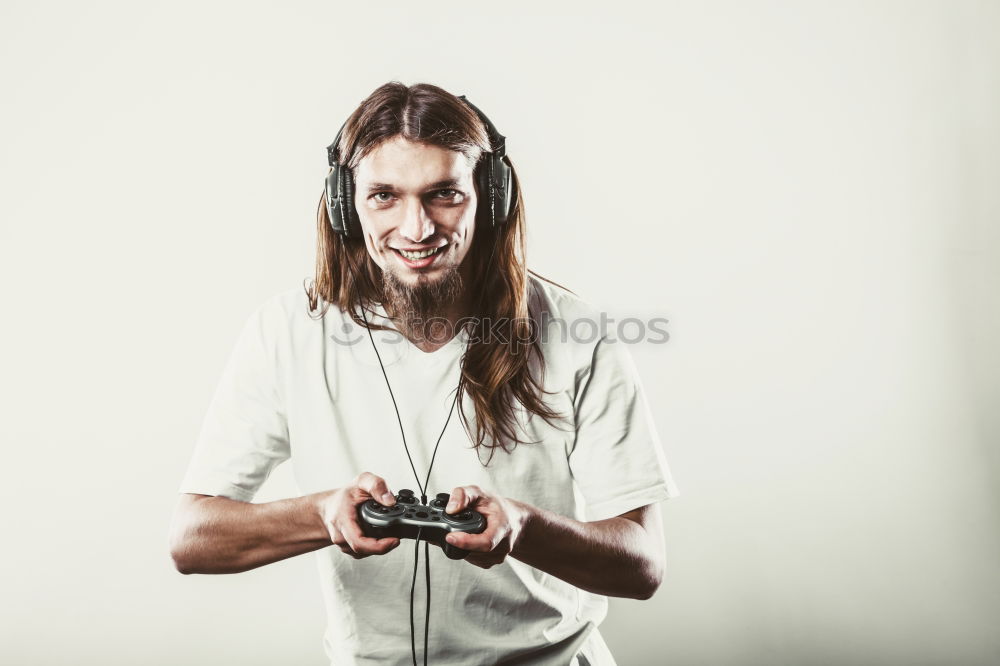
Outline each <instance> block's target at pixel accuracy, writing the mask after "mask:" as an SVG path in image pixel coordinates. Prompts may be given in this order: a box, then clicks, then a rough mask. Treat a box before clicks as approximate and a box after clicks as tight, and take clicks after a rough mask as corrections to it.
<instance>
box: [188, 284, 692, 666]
mask: <svg viewBox="0 0 1000 666" xmlns="http://www.w3.org/2000/svg"><path fill="white" fill-rule="evenodd" d="M530 289H531V292H530V295H531V301H530V304H531V310H532V312H533V313H536V316H541V315H540V313H541V312H542V311H543V310H544V311H546V312H547V314H546V315H545V317H546V318H547V319H546V320H547V321H548V322H549V324H548V327H547V328H546V330H545V333H546V335H543V336H542V338H543V342H542V349H543V355H544V358H545V372H544V386H545V389H546V390H547V391H550V392H552V393H551V394H550V395H547V396H545V398H546V400H547V403H548V404H549V405H550V406H552V407H554V408H555V409H556V410H557V411H559V412H560V413H561V414H563V415H564V418H563V420H562V422H561V423H558V422H557V423H556V425H555V426H553V425H549V424H548V423H546V422H545V420H544V419H541V418H539V417H533V418H531V419H530V420H528V422H527V433H528V435H529V436H530V437H531V439H532V440H534V441H537V442H539V443H537V444H520V445H518V446H517V447H516V448H515V449H514V450H513V452H512V453H510V454H507V453H504V452H503V451H502V450H499V449H498V450H497V451H496V452H495V454H494V455H493V459H492V461H491V462H490V464H489V466H488V467H487V466H484V465H483V464H482V463H483V462H485V461H486V459H487V452H486V451H483V452H482V453H481V454H479V455H477V453H476V451H475V449H474V448H472V445H471V442H470V440H469V437H468V435H467V434H466V432H465V430H464V428H463V427H462V425H461V422H460V420H459V418H458V413H457V412H458V406H456V408H455V413H453V415H452V418H451V421H450V422H449V424H448V427H447V429H446V431H445V434H444V436H443V438H442V440H441V444H440V446H439V448H438V452H437V457H436V458H435V461H434V467H433V471H432V473H431V475H430V482H429V483H428V485H427V488H426V490H427V494H428V496H429V497H433V496H434V495H435V494H436V493H439V492H450V491H451V490H452V489H453V488H454V487H456V486H461V485H478V486H480V487H481V488H483V489H484V490H485V491H486V492H492V493H496V494H499V495H501V496H504V497H509V498H512V499H516V500H520V501H523V502H527V503H528V504H532V505H534V506H537V507H542V508H545V509H549V510H551V511H554V512H556V513H559V514H561V515H564V516H568V517H571V518H575V519H577V520H601V519H604V518H609V517H612V516H617V515H620V514H622V513H625V512H627V511H630V510H632V509H635V508H638V507H640V506H644V505H646V504H651V503H655V502H659V501H662V500H664V499H667V498H670V497H674V496H676V495H677V494H678V491H677V488H676V486H675V484H674V482H673V480H672V478H671V476H670V472H669V470H668V467H667V463H666V460H665V458H664V455H663V453H662V450H661V447H660V442H659V439H658V437H657V434H656V431H655V429H654V426H653V423H652V419H651V417H650V412H649V408H648V405H647V403H646V398H645V394H644V392H643V389H642V386H641V383H640V381H639V378H638V375H637V373H636V370H635V367H634V365H633V363H632V360H631V356H630V355H629V354H628V352H627V350H626V348H625V344H624V343H623V342H620V341H619V342H610V341H609V340H608V339H606V338H599V337H598V336H597V335H596V334H595V333H594V331H595V329H596V328H597V327H596V322H598V321H599V313H598V311H597V310H596V309H594V308H593V307H592V306H590V305H589V304H587V303H586V302H585V301H583V300H582V299H580V298H578V297H577V296H574V295H573V294H571V293H569V292H567V291H566V290H564V289H561V288H559V287H556V286H554V285H552V284H550V283H547V282H544V281H541V280H538V279H536V278H534V277H533V276H531V277H530ZM307 309H308V302H307V299H306V296H305V293H304V290H303V288H302V287H298V288H295V289H290V290H288V291H285V292H283V293H280V294H278V295H276V296H274V297H271V298H270V299H268V300H267V301H266V302H265V303H263V304H262V305H261V306H260V307H259V308H258V309H257V310H256V311H255V312H254V313H253V314H252V315H251V316H250V317H249V319H248V320H247V322H246V324H245V326H244V328H243V330H242V333H241V334H240V336H239V339H238V341H237V343H236V346H235V348H234V350H233V352H232V354H231V356H230V358H229V361H228V363H227V365H226V368H225V370H224V372H223V375H222V378H221V380H220V382H219V385H218V388H217V390H216V392H215V394H214V396H213V398H212V401H211V403H210V406H209V409H208V413H207V416H206V417H205V421H204V424H203V426H202V429H201V431H200V434H199V437H198V441H197V445H196V448H195V453H194V456H193V458H192V460H191V463H190V466H189V468H188V471H187V474H186V476H185V478H184V481H183V483H182V484H181V487H180V492H183V493H198V494H204V495H221V496H224V497H229V498H232V499H236V500H242V501H247V502H249V501H251V500H252V499H253V498H254V495H255V494H256V492H257V491H258V489H259V488H260V486H261V484H263V483H264V481H265V479H267V477H268V475H269V474H270V472H271V471H272V470H273V469H274V467H275V466H276V465H278V464H279V463H281V462H282V461H284V460H286V459H288V458H291V461H292V465H293V472H294V476H295V480H296V483H297V485H298V489H299V491H300V492H301V493H302V494H310V493H314V492H319V491H323V490H328V489H331V488H339V487H342V486H345V485H349V484H350V483H351V482H352V481H353V479H354V478H355V477H356V476H357V475H358V474H359V473H361V472H366V471H367V472H371V473H373V474H376V475H378V476H381V477H383V478H384V479H386V481H387V482H388V484H389V488H390V490H392V491H393V492H398V491H399V490H400V489H401V488H410V489H412V490H414V491H415V492H417V493H418V494H419V491H418V489H417V484H416V482H415V480H414V476H413V472H412V470H411V468H410V463H409V461H408V459H407V457H406V453H405V451H404V448H403V444H402V440H401V438H400V433H399V426H398V424H397V421H396V415H395V412H394V411H393V406H392V401H391V398H390V396H389V393H388V390H387V389H386V385H385V379H384V378H383V376H382V372H381V370H380V369H379V365H378V359H377V358H376V356H375V352H374V351H373V349H372V344H371V341H370V340H369V338H368V334H367V332H366V331H364V329H362V328H361V327H359V326H357V325H356V324H355V323H354V322H353V321H352V320H351V318H350V317H349V316H348V315H347V314H346V313H344V312H342V311H341V310H340V309H339V308H338V307H336V306H331V307H330V308H329V310H328V311H327V313H326V315H325V316H323V317H322V318H314V317H315V315H313V317H310V315H309V313H308V312H307ZM378 312H379V313H380V314H384V311H382V310H378ZM578 319H587V320H589V321H592V322H595V325H594V326H591V325H589V324H583V325H578V326H575V327H574V326H573V322H574V321H575V320H578ZM369 320H370V321H371V320H375V321H378V322H379V323H381V324H387V323H388V320H387V319H385V318H384V317H381V316H376V317H372V316H371V315H369ZM571 333H575V334H576V335H571ZM373 334H374V336H375V341H376V344H377V345H378V349H379V353H380V354H381V356H382V361H383V363H384V365H385V371H386V373H387V375H388V378H389V382H390V383H391V385H392V390H393V392H394V393H395V396H396V401H397V403H398V407H399V412H400V416H401V418H402V421H403V425H404V428H405V430H406V441H407V444H408V446H409V450H410V453H411V455H412V457H413V463H414V465H415V466H416V469H417V472H418V473H419V474H420V477H421V481H423V477H424V475H426V473H427V467H428V464H429V463H430V457H431V453H432V451H433V448H434V444H435V441H436V440H437V437H438V435H439V433H440V432H441V428H442V427H443V426H444V423H445V419H446V417H447V414H448V409H449V407H450V406H451V400H452V398H453V396H454V390H455V387H456V385H457V383H458V378H459V361H460V358H461V355H462V352H463V351H464V349H465V344H466V341H467V338H468V336H467V334H466V333H464V332H463V333H460V334H459V335H457V336H455V338H454V339H452V340H451V341H450V342H449V343H448V344H447V345H445V346H444V347H442V348H440V349H438V350H437V351H435V352H432V353H426V352H423V351H421V350H420V349H418V348H417V347H416V346H414V345H413V344H411V343H410V342H409V341H407V340H406V339H405V338H403V336H401V335H399V334H398V333H396V332H395V331H389V332H379V331H373ZM588 336H589V337H590V338H591V339H590V340H589V341H588V340H587V337H588ZM574 338H576V339H574ZM465 405H466V414H467V415H469V418H470V419H472V423H474V414H475V410H474V408H473V406H472V404H471V401H469V399H468V398H466V399H465ZM518 407H519V409H518V410H516V411H517V412H518V414H519V416H522V417H523V415H524V411H523V409H520V406H519V405H518ZM556 426H558V427H556ZM413 545H414V542H413V541H411V540H404V541H403V543H401V544H400V546H399V547H398V548H396V549H395V550H393V551H392V552H390V553H389V554H387V555H384V556H377V555H376V556H372V557H368V558H364V559H361V560H355V559H354V558H352V557H350V556H348V555H345V554H344V553H342V552H341V551H340V550H339V549H337V548H324V549H321V550H319V551H316V556H317V559H318V563H319V571H320V582H321V585H322V589H323V594H324V598H325V602H326V607H327V612H328V625H327V630H326V634H325V648H326V652H327V655H328V656H329V658H330V660H331V663H333V664H337V665H338V666H344V665H346V664H359V665H360V664H364V665H369V664H388V663H392V664H401V663H409V661H410V624H409V608H410V600H409V590H410V581H411V576H412V574H413V565H414V562H413V558H414V553H413V550H414V548H413ZM420 552H421V558H423V546H421V547H420ZM430 558H431V601H432V605H431V614H430V618H429V619H430V638H429V659H428V661H429V663H432V664H451V665H459V664H461V665H466V664H467V665H469V666H481V665H482V664H487V663H489V664H500V663H511V664H513V663H519V664H521V663H524V664H527V663H531V664H560V665H565V664H580V665H581V666H583V665H584V664H588V665H600V666H606V665H613V664H614V663H615V662H614V659H613V658H612V656H611V654H610V652H609V651H608V648H607V646H606V645H605V643H604V641H603V639H602V638H601V636H600V634H599V632H598V630H597V625H599V624H600V622H601V621H602V620H603V619H604V616H605V614H606V612H607V599H606V597H604V596H601V595H596V594H591V593H589V592H585V591H583V590H581V589H579V588H577V587H575V586H573V585H570V584H569V583H566V582H563V581H561V580H559V579H558V578H556V577H554V576H551V575H549V574H546V573H544V572H542V571H540V570H538V569H535V568H534V567H531V566H529V565H527V564H524V563H522V562H520V561H518V560H516V559H514V558H510V557H508V558H507V560H506V561H505V562H504V563H503V564H500V565H497V566H494V567H492V568H490V569H482V568H479V567H476V566H474V565H472V564H469V563H468V562H462V561H453V560H449V559H447V558H446V557H445V556H444V553H443V552H442V551H441V550H440V549H439V548H437V547H435V546H431V547H430ZM420 569H421V571H420V572H419V574H418V582H417V594H416V597H415V600H414V609H415V610H414V612H415V617H416V628H417V639H416V640H417V646H418V648H417V649H418V658H419V656H420V654H421V652H422V644H423V621H422V620H423V614H424V608H425V596H424V590H423V587H424V586H423V579H424V573H423V571H422V570H423V564H422V563H421V565H420ZM574 655H576V656H574Z"/></svg>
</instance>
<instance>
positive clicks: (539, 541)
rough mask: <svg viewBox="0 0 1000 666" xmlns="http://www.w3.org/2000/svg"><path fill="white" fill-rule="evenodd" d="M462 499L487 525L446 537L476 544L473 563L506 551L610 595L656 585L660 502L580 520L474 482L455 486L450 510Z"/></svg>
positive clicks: (648, 593) (643, 592) (633, 594)
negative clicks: (478, 530)
mask: <svg viewBox="0 0 1000 666" xmlns="http://www.w3.org/2000/svg"><path fill="white" fill-rule="evenodd" d="M466 506H471V507H472V508H474V509H476V510H477V511H479V512H480V513H482V514H483V515H484V516H485V517H486V521H487V528H486V531H484V532H483V533H482V534H463V533H452V534H450V535H448V537H447V541H448V542H449V543H451V544H454V545H455V546H458V547H459V548H465V549H466V550H470V551H473V552H472V553H471V554H470V555H469V556H468V558H466V560H467V561H468V562H470V563H472V564H475V565H476V566H480V567H483V568H487V569H488V568H489V567H491V566H493V565H494V564H499V563H500V562H502V561H503V560H504V559H505V558H506V557H507V555H510V556H511V557H514V558H515V559H518V560H521V561H522V562H524V563H525V564H530V565H531V566H533V567H535V568H537V569H540V570H541V571H544V572H545V573H548V574H551V575H553V576H555V577H556V578H559V579H561V580H564V581H566V582H567V583H571V584H572V585H576V586H577V587H579V588H581V589H584V590H587V591H588V592H593V593H595V594H603V595H607V596H612V597H629V598H633V599H649V598H650V597H652V596H653V594H654V593H655V592H656V590H657V588H658V587H659V586H660V581H661V580H662V578H663V570H664V544H663V530H662V526H661V523H660V509H659V505H657V504H649V505H646V506H643V507H640V508H637V509H634V510H632V511H629V512H627V513H624V514H622V515H620V516H616V517H614V518H608V519H605V520H597V521H593V522H581V521H578V520H573V519H572V518H567V517H565V516H561V515H559V514H557V513H554V512H552V511H548V510H545V509H540V508H538V507H535V506H532V505H530V504H526V503H524V502H519V501H517V500H512V499H507V498H501V497H493V496H490V495H487V494H486V493H484V492H483V491H482V490H481V489H479V488H478V487H476V486H466V487H463V488H456V489H455V490H454V491H453V492H452V494H451V501H450V502H449V505H448V508H447V511H448V512H449V513H455V512H456V511H460V510H461V509H462V508H464V507H466Z"/></svg>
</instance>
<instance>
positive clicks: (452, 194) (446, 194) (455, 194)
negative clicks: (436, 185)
mask: <svg viewBox="0 0 1000 666" xmlns="http://www.w3.org/2000/svg"><path fill="white" fill-rule="evenodd" d="M434 197H435V198H436V199H459V198H461V197H462V193H461V192H459V191H458V190H438V191H437V192H435V193H434Z"/></svg>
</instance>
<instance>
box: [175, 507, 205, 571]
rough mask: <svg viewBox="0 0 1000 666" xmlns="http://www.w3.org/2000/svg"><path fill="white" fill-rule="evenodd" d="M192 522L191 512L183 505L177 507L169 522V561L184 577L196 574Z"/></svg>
mask: <svg viewBox="0 0 1000 666" xmlns="http://www.w3.org/2000/svg"><path fill="white" fill-rule="evenodd" d="M194 522H195V521H194V516H193V515H192V511H191V510H190V509H189V508H188V507H187V506H184V505H183V504H182V505H180V506H178V508H177V509H176V510H175V512H174V515H173V518H172V520H171V521H170V534H169V538H168V542H169V549H170V559H171V560H172V561H173V564H174V568H175V569H177V571H178V572H179V573H182V574H184V575H185V576H186V575H188V574H193V573H198V568H197V565H196V562H195V558H194V554H195V553H194V543H195V541H196V539H195V538H194V534H193V533H194V531H195V529H196V528H195V525H194Z"/></svg>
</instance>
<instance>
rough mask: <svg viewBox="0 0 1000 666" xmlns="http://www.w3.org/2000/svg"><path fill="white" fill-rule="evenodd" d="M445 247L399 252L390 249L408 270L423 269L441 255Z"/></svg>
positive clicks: (396, 249) (398, 250)
mask: <svg viewBox="0 0 1000 666" xmlns="http://www.w3.org/2000/svg"><path fill="white" fill-rule="evenodd" d="M446 247H447V245H442V246H440V247H430V248H425V249H423V250H401V249H399V248H395V247H394V248H392V251H393V252H395V253H396V255H397V256H398V257H399V258H400V260H401V261H402V262H403V264H404V265H406V266H409V267H410V268H425V267H427V266H430V265H431V264H432V263H434V260H435V259H437V257H438V255H440V254H443V252H444V249H445V248H446Z"/></svg>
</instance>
